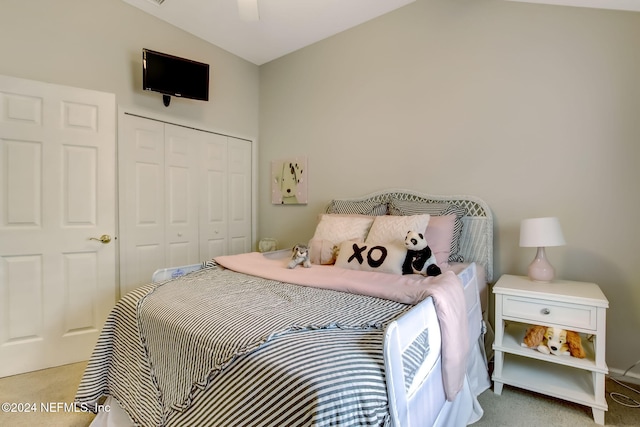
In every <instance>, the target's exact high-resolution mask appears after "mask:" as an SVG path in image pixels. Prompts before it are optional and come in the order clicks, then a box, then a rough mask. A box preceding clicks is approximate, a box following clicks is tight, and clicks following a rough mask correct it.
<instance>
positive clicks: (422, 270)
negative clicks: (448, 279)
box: [402, 231, 442, 276]
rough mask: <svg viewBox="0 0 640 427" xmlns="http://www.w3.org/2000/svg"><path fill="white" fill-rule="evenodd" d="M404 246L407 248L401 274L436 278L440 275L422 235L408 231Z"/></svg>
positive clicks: (440, 271)
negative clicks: (415, 274)
mask: <svg viewBox="0 0 640 427" xmlns="http://www.w3.org/2000/svg"><path fill="white" fill-rule="evenodd" d="M404 245H405V246H406V247H407V257H406V258H405V259H404V264H402V274H414V273H417V274H422V275H423V276H437V275H439V274H441V273H442V270H440V267H438V265H437V264H436V257H435V255H433V253H432V252H431V248H430V247H429V245H428V244H427V241H426V240H425V238H424V235H423V234H422V233H418V232H416V231H409V232H408V233H407V236H406V237H405V239H404Z"/></svg>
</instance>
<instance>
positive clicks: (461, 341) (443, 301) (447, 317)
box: [215, 252, 469, 401]
mask: <svg viewBox="0 0 640 427" xmlns="http://www.w3.org/2000/svg"><path fill="white" fill-rule="evenodd" d="M215 261H216V262H217V263H218V264H220V265H221V266H223V267H225V268H227V269H229V270H233V271H237V272H239V273H245V274H250V275H253V276H258V277H263V278H266V279H271V280H277V281H280V282H287V283H293V284H297V285H303V286H311V287H316V288H324V289H332V290H336V291H342V292H349V293H354V294H360V295H369V296H374V297H378V298H384V299H389V300H392V301H397V302H400V303H405V304H417V303H419V302H420V301H422V300H424V299H425V298H427V297H429V296H431V297H433V300H434V305H435V308H436V312H437V314H438V320H439V323H440V331H441V334H442V373H443V379H444V383H445V384H444V386H445V393H446V396H447V400H449V401H453V400H454V398H455V396H456V394H457V393H458V392H459V391H460V390H461V389H462V385H463V381H464V375H465V369H466V359H467V354H468V352H469V337H468V326H467V317H466V311H467V310H466V304H465V298H464V291H463V288H462V283H461V282H460V279H459V278H458V276H457V275H456V274H455V273H453V272H451V271H446V272H444V273H443V274H441V275H439V276H436V277H424V276H421V275H417V274H411V275H395V274H388V273H378V272H368V271H356V270H347V269H343V268H339V267H334V266H331V265H316V264H314V265H313V266H312V267H311V268H303V267H302V266H298V267H296V268H294V269H289V268H287V267H286V266H287V263H288V262H289V257H288V256H287V254H285V255H284V257H267V256H265V255H264V254H261V253H258V252H252V253H247V254H241V255H228V256H220V257H217V258H215Z"/></svg>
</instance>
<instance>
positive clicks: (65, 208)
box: [0, 76, 116, 377]
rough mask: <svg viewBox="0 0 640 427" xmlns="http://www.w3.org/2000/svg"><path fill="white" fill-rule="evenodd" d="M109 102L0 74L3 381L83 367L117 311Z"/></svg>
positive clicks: (112, 116) (112, 101) (112, 120)
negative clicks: (46, 370) (75, 365)
mask: <svg viewBox="0 0 640 427" xmlns="http://www.w3.org/2000/svg"><path fill="white" fill-rule="evenodd" d="M115 123H116V121H115V96H114V95H113V94H108V93H101V92H95V91H90V90H85V89H78V88H72V87H67V86H59V85H52V84H48V83H42V82H36V81H30V80H24V79H18V78H14V77H8V76H0V360H1V361H2V363H0V377H1V376H6V375H12V374H16V373H20V372H26V371H31V370H36V369H42V368H47V367H51V366H57V365H62V364H66V363H72V362H77V361H80V360H86V359H87V358H88V357H89V356H90V355H91V352H92V350H93V346H94V345H95V342H96V340H97V337H98V334H99V332H100V330H101V328H102V325H103V323H104V320H105V318H106V316H107V314H108V312H109V310H110V309H111V307H112V306H113V304H114V303H115V296H116V289H115V285H116V276H115V271H116V268H115V242H112V241H109V242H107V240H108V239H107V238H105V241H104V243H101V242H100V241H98V240H90V238H92V237H93V238H99V237H100V236H101V235H108V236H110V237H111V238H114V237H115V127H116V125H115Z"/></svg>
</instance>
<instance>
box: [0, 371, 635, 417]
mask: <svg viewBox="0 0 640 427" xmlns="http://www.w3.org/2000/svg"><path fill="white" fill-rule="evenodd" d="M85 366H86V364H85V363H76V364H72V365H66V366H61V367H58V368H52V369H45V370H42V371H37V372H30V373H27V374H22V375H16V376H12V377H7V378H2V379H0V403H7V402H8V403H10V404H12V406H13V407H10V409H15V410H18V409H22V410H23V411H24V410H25V408H28V409H33V405H34V404H35V409H36V410H35V411H32V412H22V413H17V412H5V411H4V409H5V407H4V406H3V411H1V412H0V426H7V427H22V426H29V427H39V426H46V427H86V426H88V425H89V424H90V423H91V420H92V419H93V414H90V413H83V412H74V411H72V410H70V408H71V403H72V402H73V398H74V395H75V390H76V387H77V385H78V383H79V381H80V378H81V376H82V373H83V371H84V368H85ZM639 387H640V386H634V388H636V389H638V388H639ZM606 389H607V401H608V403H609V411H608V412H607V413H606V414H605V423H606V425H607V426H616V427H623V426H625V427H626V426H640V409H639V408H628V407H625V406H622V405H620V404H618V403H616V402H614V401H613V400H612V399H611V397H610V396H609V393H611V392H619V393H622V394H624V395H626V396H629V397H632V398H633V399H635V400H640V396H639V395H638V393H634V392H633V391H630V390H627V389H625V388H624V387H622V386H620V385H618V384H616V383H614V382H613V381H611V380H610V379H607V382H606ZM479 400H480V404H481V405H482V407H483V409H484V411H485V415H484V417H483V418H482V419H481V420H480V421H478V422H477V423H475V424H474V425H473V426H474V427H512V426H513V427H540V426H552V427H564V426H567V427H583V426H596V425H597V424H595V423H594V422H593V418H592V415H591V409H590V408H588V407H585V406H581V405H575V404H572V403H568V402H565V401H562V400H559V399H554V398H550V397H547V396H543V395H539V394H536V393H530V392H527V391H524V390H520V389H517V388H513V387H509V386H505V387H504V389H503V391H502V395H501V396H496V395H495V394H494V393H493V391H492V390H487V391H485V392H484V393H482V394H481V395H480V397H479ZM25 404H27V405H25ZM18 405H22V406H21V407H20V408H19V407H18ZM42 405H44V409H48V411H49V412H47V411H45V410H44V409H43V406H42ZM65 405H66V407H65Z"/></svg>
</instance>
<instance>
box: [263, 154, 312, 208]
mask: <svg viewBox="0 0 640 427" xmlns="http://www.w3.org/2000/svg"><path fill="white" fill-rule="evenodd" d="M271 203H273V204H274V205H306V204H307V158H306V157H291V158H287V159H281V160H274V161H272V162H271Z"/></svg>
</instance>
